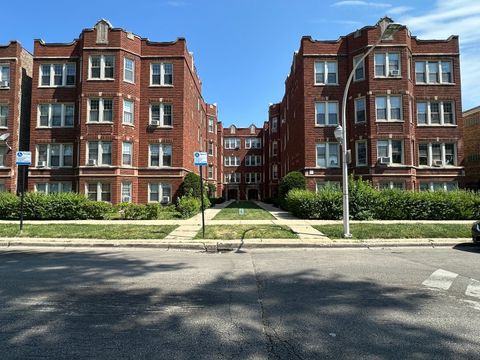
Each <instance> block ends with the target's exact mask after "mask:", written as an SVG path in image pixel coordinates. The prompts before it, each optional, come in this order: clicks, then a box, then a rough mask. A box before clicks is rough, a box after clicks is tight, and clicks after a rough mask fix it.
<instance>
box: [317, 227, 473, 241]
mask: <svg viewBox="0 0 480 360" xmlns="http://www.w3.org/2000/svg"><path fill="white" fill-rule="evenodd" d="M313 227H314V228H315V229H317V230H318V231H320V232H322V233H323V234H324V235H326V236H328V237H329V238H331V239H341V238H343V225H342V224H335V225H314V226H313ZM350 232H351V233H352V239H415V238H417V239H425V238H469V237H471V236H472V233H471V225H469V224H350Z"/></svg>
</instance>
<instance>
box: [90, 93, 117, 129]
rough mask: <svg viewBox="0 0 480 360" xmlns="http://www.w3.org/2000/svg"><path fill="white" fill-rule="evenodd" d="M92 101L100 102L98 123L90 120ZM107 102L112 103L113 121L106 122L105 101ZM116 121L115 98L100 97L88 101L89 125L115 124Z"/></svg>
mask: <svg viewBox="0 0 480 360" xmlns="http://www.w3.org/2000/svg"><path fill="white" fill-rule="evenodd" d="M92 100H98V121H92V120H91V119H90V110H91V106H90V101H92ZM105 100H111V101H112V120H111V121H110V120H104V118H103V115H104V101H105ZM114 119H115V101H114V100H113V98H98V97H92V98H88V99H87V124H99V123H105V124H113V122H114Z"/></svg>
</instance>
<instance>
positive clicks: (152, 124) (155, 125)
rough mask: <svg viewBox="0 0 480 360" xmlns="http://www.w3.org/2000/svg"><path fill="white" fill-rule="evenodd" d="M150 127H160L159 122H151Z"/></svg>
mask: <svg viewBox="0 0 480 360" xmlns="http://www.w3.org/2000/svg"><path fill="white" fill-rule="evenodd" d="M150 126H152V127H157V126H160V120H152V121H151V122H150Z"/></svg>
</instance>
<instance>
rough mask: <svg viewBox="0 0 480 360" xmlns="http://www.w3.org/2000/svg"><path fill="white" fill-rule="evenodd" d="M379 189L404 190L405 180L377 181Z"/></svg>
mask: <svg viewBox="0 0 480 360" xmlns="http://www.w3.org/2000/svg"><path fill="white" fill-rule="evenodd" d="M378 189H379V190H388V189H397V190H405V182H404V181H380V182H379V183H378Z"/></svg>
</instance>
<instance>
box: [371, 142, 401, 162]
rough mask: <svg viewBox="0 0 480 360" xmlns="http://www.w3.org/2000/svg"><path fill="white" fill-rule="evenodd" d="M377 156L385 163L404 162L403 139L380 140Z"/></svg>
mask: <svg viewBox="0 0 480 360" xmlns="http://www.w3.org/2000/svg"><path fill="white" fill-rule="evenodd" d="M377 158H378V159H379V161H380V162H381V163H382V164H384V165H391V164H403V142H402V140H391V139H390V140H378V141H377Z"/></svg>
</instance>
